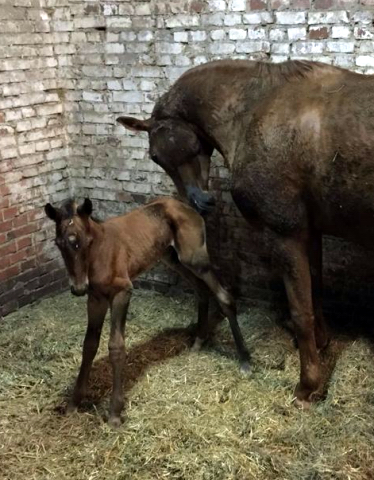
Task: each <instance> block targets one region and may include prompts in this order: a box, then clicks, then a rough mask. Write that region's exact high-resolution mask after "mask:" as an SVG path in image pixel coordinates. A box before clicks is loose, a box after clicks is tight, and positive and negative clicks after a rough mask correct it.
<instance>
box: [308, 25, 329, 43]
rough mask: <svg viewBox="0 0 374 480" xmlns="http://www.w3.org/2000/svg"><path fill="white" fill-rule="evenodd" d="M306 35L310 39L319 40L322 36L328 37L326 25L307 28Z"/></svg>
mask: <svg viewBox="0 0 374 480" xmlns="http://www.w3.org/2000/svg"><path fill="white" fill-rule="evenodd" d="M308 36H309V38H310V39H312V40H320V39H322V38H328V36H329V31H328V29H327V27H320V28H313V29H310V30H309V35H308Z"/></svg>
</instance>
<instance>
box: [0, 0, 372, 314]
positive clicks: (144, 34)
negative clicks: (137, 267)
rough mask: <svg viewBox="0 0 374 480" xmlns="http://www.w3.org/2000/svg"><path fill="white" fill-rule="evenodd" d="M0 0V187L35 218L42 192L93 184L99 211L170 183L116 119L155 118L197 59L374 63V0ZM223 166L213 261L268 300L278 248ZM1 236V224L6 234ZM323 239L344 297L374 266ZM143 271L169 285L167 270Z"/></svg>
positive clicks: (332, 284)
mask: <svg viewBox="0 0 374 480" xmlns="http://www.w3.org/2000/svg"><path fill="white" fill-rule="evenodd" d="M0 6H1V9H0V32H1V33H0V61H1V64H0V91H1V93H2V98H1V99H0V132H1V135H0V142H1V147H2V148H1V152H0V154H1V155H2V157H1V158H2V159H1V164H0V180H1V181H2V182H3V185H5V184H6V186H5V187H4V186H2V185H1V183H0V189H1V188H2V189H3V190H2V192H4V191H5V192H7V191H8V190H7V189H9V191H10V193H9V194H7V195H6V197H9V202H10V203H9V207H10V206H13V205H16V206H17V208H18V207H19V208H20V212H23V211H28V210H30V211H31V210H35V211H36V212H37V213H36V215H37V218H38V219H40V218H41V216H42V213H41V210H40V207H41V206H42V204H44V202H45V199H46V198H51V199H52V200H60V199H63V198H65V197H67V196H68V195H69V193H74V194H75V195H77V196H78V197H80V198H81V197H83V196H85V195H89V196H90V197H91V198H92V199H93V200H94V203H95V206H96V208H97V210H98V212H99V214H100V215H101V216H103V217H104V216H107V215H111V214H118V213H121V212H124V211H127V210H129V209H130V208H133V207H134V206H135V205H137V204H141V203H143V202H144V201H145V200H146V199H148V198H150V197H153V196H156V195H160V194H169V193H172V192H173V191H174V188H173V185H172V182H171V181H170V179H169V178H168V177H167V176H166V174H165V173H164V172H163V171H162V170H161V169H160V168H158V167H157V166H156V165H155V164H154V163H153V162H151V161H150V160H149V158H148V153H147V148H148V141H147V136H146V135H145V134H141V135H135V134H132V133H130V132H127V131H125V130H123V128H122V127H120V126H117V125H116V124H115V118H116V117H117V116H118V115H123V114H124V115H126V114H127V115H136V116H139V117H143V118H145V117H147V116H148V115H149V114H150V113H151V111H152V108H153V105H154V102H155V100H156V99H157V97H158V96H159V95H161V94H162V93H163V92H165V91H166V90H167V88H168V87H169V86H170V84H171V83H172V82H173V81H174V80H175V79H176V78H178V77H179V76H180V75H181V74H182V73H183V72H184V71H185V70H186V69H188V68H191V67H192V66H194V65H198V64H201V63H204V62H206V61H208V60H212V59H217V58H226V57H230V58H234V57H235V58H248V59H261V60H269V61H273V62H280V61H283V60H286V59H289V58H308V59H312V60H320V61H323V62H326V63H330V64H334V65H339V66H343V67H347V68H351V69H355V70H357V71H360V72H367V73H372V72H374V60H373V59H374V27H373V19H374V0H354V1H351V0H283V1H282V0H247V1H245V0H208V1H203V0H174V1H166V0H164V1H160V0H151V1H134V0H133V1H128V0H121V1H102V0H101V1H98V0H87V1H84V0H0ZM66 166H67V167H68V168H66ZM227 177H228V172H227V170H226V169H225V167H224V166H223V164H222V161H221V159H219V158H217V161H216V162H215V163H214V165H213V167H212V171H211V184H212V188H213V189H214V190H215V191H216V192H217V197H218V200H219V204H218V208H217V211H216V212H215V213H214V214H213V216H212V218H211V219H210V220H209V222H208V231H209V229H210V228H211V225H214V236H213V235H211V236H210V238H211V241H212V247H213V252H214V259H215V261H216V263H217V264H218V265H219V266H220V267H221V268H222V271H223V272H224V274H225V276H226V279H227V282H228V283H231V284H234V285H240V287H241V291H242V293H244V294H246V295H249V296H255V297H257V298H263V299H268V298H269V295H270V296H271V292H276V291H277V287H278V281H277V280H276V277H275V276H274V275H273V274H272V273H271V269H269V264H270V263H271V259H270V258H269V255H268V253H267V249H266V245H264V242H263V239H262V237H260V236H258V235H257V234H255V233H254V232H252V230H251V229H250V228H249V227H248V226H247V225H246V224H245V223H244V221H243V220H242V219H241V217H240V216H239V215H238V213H237V211H236V209H235V207H234V206H233V205H232V201H231V198H230V195H229V194H228V192H227ZM4 189H5V190H4ZM0 192H1V191H0ZM0 201H3V200H2V199H1V198H0ZM3 208H5V207H3ZM7 208H8V207H7ZM0 220H1V218H0ZM40 225H42V224H41V223H40V220H39V224H38V228H39V226H40ZM50 232H51V229H50V228H49V229H47V230H45V229H42V231H39V232H35V235H34V234H33V235H34V236H33V237H32V245H33V246H34V247H35V248H36V247H37V248H42V251H43V252H44V254H45V255H46V256H47V258H53V255H54V250H53V246H52V245H51V243H50V242H49V241H48V242H47V243H46V242H44V244H43V243H42V240H44V239H45V238H49V237H50ZM1 235H2V233H1V229H0V240H2V241H3V242H4V239H5V240H6V242H7V243H9V240H8V239H7V238H8V237H1ZM0 245H1V242H0ZM41 245H42V247H41ZM0 248H1V247H0ZM326 250H327V258H328V262H327V268H326V275H327V279H328V281H327V288H328V289H330V290H332V291H333V292H338V295H345V293H346V292H347V291H348V290H350V291H351V290H352V289H351V288H350V285H351V283H352V280H351V278H355V276H354V273H352V272H355V271H357V272H360V270H362V271H365V272H369V271H370V268H368V267H367V261H366V259H365V257H364V256H363V255H362V254H361V253H360V252H359V251H358V250H357V249H352V248H350V247H349V246H347V245H346V244H345V243H343V242H338V241H337V242H331V241H327V242H326ZM342 257H344V262H342ZM8 261H9V262H11V260H9V259H8V260H7V262H8ZM343 263H344V264H345V265H343ZM364 266H365V268H363V267H364ZM6 268H8V267H6ZM30 268H31V267H30ZM1 274H2V270H1V268H0V278H1ZM18 274H19V273H17V275H18ZM367 274H368V273H367ZM17 275H15V276H14V275H13V274H12V275H10V278H11V280H12V279H14V278H17ZM5 276H6V275H5ZM3 278H4V277H3ZM145 278H147V279H150V280H152V281H153V280H155V281H159V282H161V284H162V283H163V282H164V283H165V285H166V284H168V283H169V282H174V278H173V277H170V276H169V275H166V274H164V272H163V271H162V270H156V273H153V274H150V275H148V276H147V277H145ZM8 279H9V275H8ZM8 283H9V282H8ZM11 283H12V282H11ZM11 283H9V285H11ZM13 283H14V282H13ZM364 284H365V285H366V284H367V282H366V279H363V274H362V272H361V274H360V275H359V276H358V281H357V284H355V285H356V286H355V288H356V287H357V289H358V291H359V292H362V291H363V289H362V288H361V286H362V285H364ZM365 288H366V294H367V293H368V292H367V287H365ZM8 290H9V289H8ZM5 293H6V292H5ZM5 293H3V295H4V294H5ZM274 294H275V295H276V293H274ZM360 295H361V293H360ZM370 295H371V291H370V292H369V296H370ZM7 298H8V299H9V297H7ZM0 305H1V290H0ZM12 305H13V307H14V303H13V304H12ZM0 313H1V312H0Z"/></svg>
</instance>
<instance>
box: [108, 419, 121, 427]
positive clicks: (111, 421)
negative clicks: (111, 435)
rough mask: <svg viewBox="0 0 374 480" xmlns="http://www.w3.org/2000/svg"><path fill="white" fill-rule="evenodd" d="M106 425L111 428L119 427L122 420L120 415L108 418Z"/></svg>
mask: <svg viewBox="0 0 374 480" xmlns="http://www.w3.org/2000/svg"><path fill="white" fill-rule="evenodd" d="M108 425H110V426H111V427H112V428H119V427H120V426H121V425H122V420H121V418H120V417H110V418H109V420H108Z"/></svg>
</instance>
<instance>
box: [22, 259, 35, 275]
mask: <svg viewBox="0 0 374 480" xmlns="http://www.w3.org/2000/svg"><path fill="white" fill-rule="evenodd" d="M35 266H36V260H35V258H30V259H29V260H26V261H25V262H23V263H21V270H22V272H25V271H26V270H30V269H31V268H35Z"/></svg>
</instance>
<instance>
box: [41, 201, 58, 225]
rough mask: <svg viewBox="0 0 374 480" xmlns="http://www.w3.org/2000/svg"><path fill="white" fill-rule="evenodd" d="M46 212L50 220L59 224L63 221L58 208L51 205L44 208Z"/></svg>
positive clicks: (48, 204)
mask: <svg viewBox="0 0 374 480" xmlns="http://www.w3.org/2000/svg"><path fill="white" fill-rule="evenodd" d="M44 211H45V213H46V215H47V217H48V218H50V219H51V220H53V221H54V222H58V221H59V220H60V219H61V212H60V210H59V209H58V208H55V207H53V206H52V205H51V204H50V203H47V205H46V206H45V207H44Z"/></svg>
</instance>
